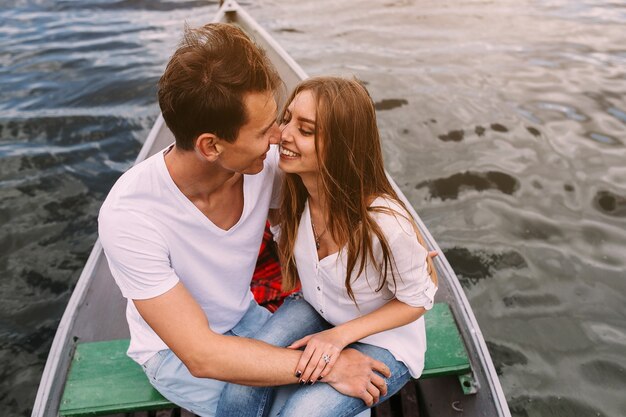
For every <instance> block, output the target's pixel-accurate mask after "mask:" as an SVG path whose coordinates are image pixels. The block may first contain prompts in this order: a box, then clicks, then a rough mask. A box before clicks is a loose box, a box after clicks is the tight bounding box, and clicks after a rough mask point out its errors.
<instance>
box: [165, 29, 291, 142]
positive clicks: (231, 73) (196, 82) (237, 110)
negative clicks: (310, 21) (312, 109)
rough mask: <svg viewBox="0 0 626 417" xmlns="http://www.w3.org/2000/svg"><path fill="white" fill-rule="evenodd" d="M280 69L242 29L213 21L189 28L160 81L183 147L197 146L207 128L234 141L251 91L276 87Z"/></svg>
mask: <svg viewBox="0 0 626 417" xmlns="http://www.w3.org/2000/svg"><path fill="white" fill-rule="evenodd" d="M279 83H280V78H279V76H278V73H277V72H276V70H275V69H274V67H273V65H272V64H271V63H270V61H269V59H268V58H267V56H266V55H265V52H264V51H263V50H262V49H260V48H259V47H258V46H257V45H256V44H255V43H254V42H253V41H252V40H251V39H250V38H249V37H248V36H247V35H246V34H245V33H244V32H243V31H242V30H241V29H239V28H238V27H236V26H233V25H230V24H225V23H212V24H208V25H206V26H203V27H200V28H197V29H190V28H186V29H185V35H184V37H183V40H182V42H181V44H180V46H179V48H178V49H177V50H176V52H175V53H174V55H173V56H172V58H171V59H170V61H169V63H168V64H167V68H166V69H165V73H164V74H163V76H162V77H161V79H160V80H159V92H158V97H159V106H160V107H161V112H162V113H163V118H164V119H165V123H166V124H167V126H168V127H169V128H170V130H171V131H172V133H173V134H174V137H175V138H176V146H177V147H178V148H180V149H185V150H192V149H193V148H194V142H195V140H196V138H197V137H198V136H200V135H201V134H203V133H212V134H214V135H216V136H217V137H219V138H220V139H223V140H226V141H229V142H233V141H235V139H236V138H237V135H238V133H239V129H240V128H241V127H242V126H243V125H244V124H245V123H246V122H247V117H248V116H247V114H246V109H245V105H244V102H243V99H244V95H245V94H246V93H250V92H265V91H276V89H277V88H278V86H279Z"/></svg>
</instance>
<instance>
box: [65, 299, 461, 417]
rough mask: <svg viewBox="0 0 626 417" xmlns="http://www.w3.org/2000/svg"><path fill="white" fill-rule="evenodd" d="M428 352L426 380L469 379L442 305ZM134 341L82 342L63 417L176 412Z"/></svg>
mask: <svg viewBox="0 0 626 417" xmlns="http://www.w3.org/2000/svg"><path fill="white" fill-rule="evenodd" d="M426 335H427V340H428V350H427V352H426V361H425V366H424V371H423V373H422V376H421V378H433V377H436V376H443V375H459V376H464V375H468V374H469V373H470V363H469V359H468V356H467V353H466V351H465V347H464V345H463V341H462V339H461V335H460V334H459V331H458V329H457V327H456V323H455V322H454V318H453V316H452V312H451V311H450V307H449V306H448V305H447V304H445V303H437V304H435V306H434V307H433V309H432V310H431V311H429V312H428V313H427V316H426ZM128 344H129V340H127V339H124V340H111V341H105V342H90V343H79V344H78V345H77V346H76V352H75V353H74V357H73V358H72V363H71V366H70V370H69V374H68V376H67V381H66V384H65V391H64V393H63V397H62V399H61V404H60V407H59V414H60V415H61V416H67V417H70V416H72V417H75V416H99V415H106V414H116V413H131V412H135V411H146V410H161V409H168V408H173V407H176V406H175V405H174V404H172V403H171V402H169V401H168V400H166V399H165V398H163V396H161V394H159V393H158V392H157V391H156V390H155V389H154V388H153V387H152V385H150V383H149V382H148V379H147V378H146V376H145V374H144V373H143V370H142V369H141V367H140V366H139V365H138V364H137V363H135V362H134V361H133V360H132V359H130V358H129V357H128V356H126V350H127V349H128Z"/></svg>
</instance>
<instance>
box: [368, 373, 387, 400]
mask: <svg viewBox="0 0 626 417" xmlns="http://www.w3.org/2000/svg"><path fill="white" fill-rule="evenodd" d="M370 382H371V383H372V384H373V385H374V386H375V387H376V388H378V391H380V393H381V395H383V396H384V395H387V383H386V382H385V380H384V379H383V377H381V376H380V375H378V374H373V375H372V376H371V377H370Z"/></svg>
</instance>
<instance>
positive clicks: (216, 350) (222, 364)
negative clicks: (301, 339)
mask: <svg viewBox="0 0 626 417" xmlns="http://www.w3.org/2000/svg"><path fill="white" fill-rule="evenodd" d="M211 339H212V340H211V343H209V344H207V345H206V346H208V347H207V348H206V349H204V352H202V353H200V354H198V355H197V356H196V358H194V359H190V360H189V361H188V362H189V363H188V364H187V366H188V367H189V370H190V372H192V374H193V375H194V376H197V377H201V378H213V379H218V380H220V381H226V382H233V383H236V384H240V385H253V386H274V385H286V384H294V383H296V382H298V378H297V377H296V376H295V374H294V372H295V369H296V365H297V364H298V360H299V359H300V354H301V352H300V351H297V350H291V349H285V348H279V347H276V346H272V345H269V344H267V343H265V342H261V341H258V340H254V339H248V338H243V337H238V336H224V335H216V334H214V335H213V337H212V338H211Z"/></svg>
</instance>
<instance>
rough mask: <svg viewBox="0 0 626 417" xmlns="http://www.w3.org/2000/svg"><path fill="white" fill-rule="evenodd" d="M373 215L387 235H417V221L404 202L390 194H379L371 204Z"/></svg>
mask: <svg viewBox="0 0 626 417" xmlns="http://www.w3.org/2000/svg"><path fill="white" fill-rule="evenodd" d="M369 209H370V210H369V211H370V213H371V214H372V217H373V218H374V220H375V221H376V223H378V225H379V226H380V227H381V228H382V229H383V233H385V234H386V235H388V236H389V235H396V234H404V235H408V236H415V235H416V233H415V223H414V222H413V219H412V217H411V215H410V214H409V213H408V211H407V210H406V209H405V208H404V207H403V206H402V204H401V203H400V202H399V201H397V200H396V199H394V198H391V197H390V196H378V197H376V198H374V200H373V201H372V203H371V204H370V206H369Z"/></svg>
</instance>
